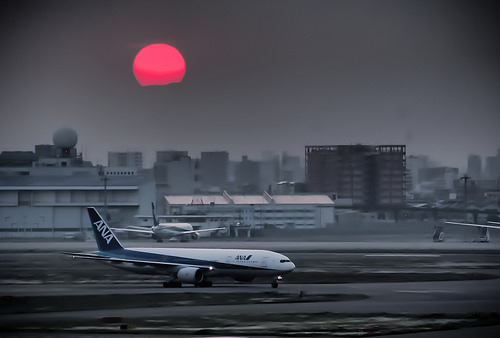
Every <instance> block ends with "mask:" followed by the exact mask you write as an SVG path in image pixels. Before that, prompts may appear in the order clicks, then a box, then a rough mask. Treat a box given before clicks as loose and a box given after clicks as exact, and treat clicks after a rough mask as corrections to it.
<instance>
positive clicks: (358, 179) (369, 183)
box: [305, 145, 406, 209]
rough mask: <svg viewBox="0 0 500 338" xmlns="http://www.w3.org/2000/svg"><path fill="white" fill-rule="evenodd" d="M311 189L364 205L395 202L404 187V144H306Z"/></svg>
mask: <svg viewBox="0 0 500 338" xmlns="http://www.w3.org/2000/svg"><path fill="white" fill-rule="evenodd" d="M305 163H306V184H307V187H308V189H309V191H311V192H315V193H318V192H321V193H331V194H336V195H337V197H338V198H346V199H351V200H352V202H353V204H354V205H356V206H359V207H364V208H368V209H370V208H376V207H389V206H399V205H401V204H403V203H404V199H405V197H404V196H405V191H406V180H405V176H406V146H404V145H380V146H369V145H332V146H306V147H305Z"/></svg>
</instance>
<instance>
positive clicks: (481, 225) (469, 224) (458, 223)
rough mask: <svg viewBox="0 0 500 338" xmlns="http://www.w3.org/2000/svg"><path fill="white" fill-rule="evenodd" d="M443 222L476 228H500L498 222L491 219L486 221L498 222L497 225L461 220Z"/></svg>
mask: <svg viewBox="0 0 500 338" xmlns="http://www.w3.org/2000/svg"><path fill="white" fill-rule="evenodd" d="M445 223H446V224H454V225H467V226H471V227H478V228H490V229H500V223H498V222H491V221H489V222H488V223H492V224H499V225H498V226H496V225H487V224H475V223H462V222H445Z"/></svg>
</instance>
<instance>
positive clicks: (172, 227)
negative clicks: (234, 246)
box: [112, 203, 225, 242]
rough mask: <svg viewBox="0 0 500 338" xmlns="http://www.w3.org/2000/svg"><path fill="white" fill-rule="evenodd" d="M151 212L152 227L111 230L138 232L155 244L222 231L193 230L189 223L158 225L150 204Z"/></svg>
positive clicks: (222, 228) (185, 239) (185, 240)
mask: <svg viewBox="0 0 500 338" xmlns="http://www.w3.org/2000/svg"><path fill="white" fill-rule="evenodd" d="M151 208H152V211H153V226H152V227H151V228H145V227H140V226H130V227H128V228H112V229H113V230H116V231H127V232H138V233H143V234H148V235H151V238H153V239H156V241H157V242H163V240H164V239H170V240H176V239H180V240H181V242H187V241H189V240H190V239H193V240H194V239H198V237H199V234H200V232H207V231H208V232H211V231H217V230H224V229H225V228H224V227H221V228H211V229H201V230H194V229H193V226H192V225H191V224H189V223H160V222H159V220H158V218H157V217H156V213H155V206H154V204H153V203H151Z"/></svg>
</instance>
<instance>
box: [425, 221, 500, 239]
mask: <svg viewBox="0 0 500 338" xmlns="http://www.w3.org/2000/svg"><path fill="white" fill-rule="evenodd" d="M444 223H445V224H453V225H465V226H471V227H477V228H479V238H478V241H479V242H483V243H487V242H489V241H490V232H489V230H488V229H500V222H493V221H488V222H487V223H489V224H476V223H463V222H444ZM490 224H496V225H490ZM433 238H434V241H435V242H442V241H444V230H443V227H436V228H435V230H434V237H433Z"/></svg>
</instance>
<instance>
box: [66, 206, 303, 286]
mask: <svg viewBox="0 0 500 338" xmlns="http://www.w3.org/2000/svg"><path fill="white" fill-rule="evenodd" d="M87 210H88V213H89V218H90V223H91V224H92V230H93V232H94V237H95V240H96V243H97V247H98V249H99V250H98V251H94V252H89V253H71V252H65V254H68V255H71V256H73V258H84V259H92V260H97V261H100V262H104V263H108V264H109V265H111V266H113V267H115V268H119V269H123V270H127V271H131V272H136V273H142V274H152V275H169V276H171V279H170V280H167V281H165V282H164V283H163V286H164V287H181V286H182V283H191V284H194V285H195V286H203V287H208V286H212V282H211V281H210V280H209V279H211V278H212V277H220V276H226V277H232V278H233V279H235V280H237V281H241V282H250V281H252V280H253V279H255V278H256V277H269V278H271V279H272V282H271V286H272V287H273V288H277V287H278V281H280V280H281V279H282V278H281V275H283V274H286V273H289V272H292V271H293V270H294V269H295V264H293V263H292V261H290V259H289V258H288V257H286V256H284V255H282V254H279V253H276V252H273V251H267V250H248V249H189V248H134V249H133V248H130V249H126V248H125V247H124V246H123V245H122V244H121V243H120V241H119V240H118V238H117V237H116V236H115V234H114V233H113V231H112V230H111V228H110V227H109V226H108V225H107V224H106V222H105V221H104V219H103V218H102V217H101V215H100V214H99V213H98V212H97V210H96V209H95V208H87Z"/></svg>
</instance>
